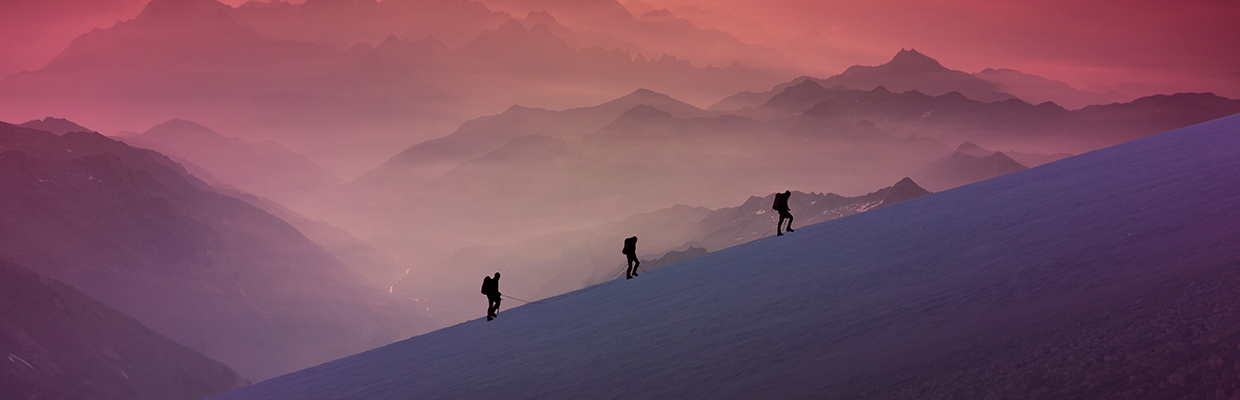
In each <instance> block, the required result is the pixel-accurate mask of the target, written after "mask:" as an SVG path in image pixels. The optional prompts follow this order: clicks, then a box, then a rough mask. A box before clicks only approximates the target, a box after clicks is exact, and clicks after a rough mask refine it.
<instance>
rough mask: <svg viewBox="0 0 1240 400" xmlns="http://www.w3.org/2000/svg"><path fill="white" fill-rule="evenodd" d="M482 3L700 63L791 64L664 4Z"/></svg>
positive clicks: (772, 67) (605, 0) (777, 67)
mask: <svg viewBox="0 0 1240 400" xmlns="http://www.w3.org/2000/svg"><path fill="white" fill-rule="evenodd" d="M486 3H487V5H488V6H492V7H495V8H498V9H500V10H504V11H508V12H510V13H513V14H517V15H524V14H526V13H528V12H534V11H548V12H550V14H552V15H555V16H556V18H557V19H559V20H560V21H561V22H562V23H563V24H564V25H565V26H568V27H570V28H573V29H576V30H579V31H596V32H604V33H606V34H607V35H609V36H610V37H614V38H616V39H619V40H622V41H625V42H630V43H634V44H637V45H639V46H641V48H644V49H648V50H649V51H650V52H653V53H654V54H672V55H676V56H678V57H681V58H684V59H688V60H692V61H693V62H694V63H695V64H696V65H700V66H705V65H713V66H716V67H722V66H728V65H732V64H736V63H739V64H741V65H745V66H748V67H752V68H761V69H763V70H767V71H778V72H783V71H785V70H787V69H788V66H789V65H791V64H792V63H791V61H790V60H789V59H788V58H787V57H785V56H784V55H783V54H781V53H780V52H779V51H777V50H775V49H773V48H770V47H766V46H762V45H757V44H752V43H746V42H744V41H741V40H740V39H737V38H736V37H735V36H733V35H732V34H731V33H727V32H724V31H721V30H717V29H709V28H707V29H703V28H700V27H698V26H694V24H692V23H690V22H689V21H688V20H685V19H684V18H680V17H678V16H676V15H675V14H673V13H672V12H670V11H668V10H666V9H652V10H649V11H646V12H644V13H642V14H641V15H636V16H635V15H634V14H632V13H630V12H629V10H628V9H627V8H625V6H624V5H623V4H620V2H618V1H615V0H590V1H562V0H491V1H488V2H486Z"/></svg>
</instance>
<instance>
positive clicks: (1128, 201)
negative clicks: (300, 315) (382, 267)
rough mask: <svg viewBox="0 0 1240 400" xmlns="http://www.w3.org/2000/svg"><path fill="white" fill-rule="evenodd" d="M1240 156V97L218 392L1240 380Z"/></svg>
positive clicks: (867, 390) (881, 394)
mask: <svg viewBox="0 0 1240 400" xmlns="http://www.w3.org/2000/svg"><path fill="white" fill-rule="evenodd" d="M1237 155H1240V115H1235V116H1231V117H1226V118H1221V119H1218V120H1214V121H1210V122H1206V123H1202V124H1199V125H1195V126H1191V127H1187V128H1183V129H1179V130H1175V131H1171V132H1167V133H1163V134H1159V135H1155V136H1151V137H1147V138H1144V139H1139V140H1136V141H1132V142H1129V143H1125V144H1121V145H1117V146H1113V147H1110V148H1106V149H1102V150H1098V151H1094V152H1091V153H1087V154H1083V155H1080V156H1077V157H1073V158H1068V159H1064V160H1061V161H1057V162H1054V163H1050V164H1046V165H1043V166H1040V167H1037V168H1033V169H1029V170H1025V171H1020V172H1016V173H1012V174H1009V175H1005V176H1002V177H998V178H995V179H991V180H988V181H984V182H980V183H977V184H973V185H968V186H964V187H961V188H958V189H953V190H948V191H945V192H941V193H936V194H933V195H929V196H924V197H921V198H918V199H915V200H911V201H907V202H903V203H900V204H896V205H892V206H890V207H884V208H881V209H877V210H873V211H869V212H865V213H861V214H857V215H853V216H850V217H845V218H840V219H836V220H832V221H828V222H824V223H820V224H817V225H812V226H805V227H801V228H799V229H798V230H797V232H795V233H792V234H789V235H786V236H784V237H778V238H774V237H772V238H766V239H762V240H759V241H757V242H753V243H751V244H748V245H745V246H737V247H733V248H729V249H724V250H721V251H719V252H715V253H711V254H708V255H706V256H702V257H698V258H694V259H691V260H688V261H685V262H682V263H679V264H675V265H671V266H668V267H665V268H661V269H659V270H656V271H651V272H647V273H643V274H642V275H641V277H639V278H635V279H633V280H630V281H625V280H617V281H612V282H608V283H605V284H602V285H599V286H596V287H594V288H592V289H587V290H583V291H579V292H573V293H569V294H565V295H563V296H561V297H558V298H553V299H552V300H551V302H548V303H547V304H534V305H527V306H523V307H518V308H514V309H510V310H507V311H504V312H502V313H501V314H500V317H499V319H497V320H496V321H493V322H489V323H488V322H485V321H482V320H472V321H469V322H466V323H462V324H460V325H456V326H452V327H449V328H445V329H441V330H439V331H435V332H432V333H429V334H425V335H422V336H418V337H414V338H412V339H409V340H405V341H402V342H398V343H395V344H392V345H389V346H386V347H382V348H379V349H375V350H371V351H368V352H365V353H361V354H357V355H353V356H350V357H346V358H343V359H340V360H336V361H333V362H330V363H327V364H323V365H320V366H317V367H313V368H309V369H306V370H303V371H299V372H296V373H292V374H289V375H285V376H282V377H278V378H275V379H272V380H269V381H266V382H261V383H259V384H256V385H254V386H250V387H246V388H241V389H238V390H236V391H233V392H230V393H227V394H225V395H222V396H220V397H217V398H218V399H425V398H465V399H481V398H503V399H576V398H614V399H635V398H712V399H715V398H805V397H812V398H984V397H986V395H988V394H993V395H997V396H1000V397H1005V398H1010V397H1016V396H1022V397H1023V396H1028V397H1040V398H1108V397H1111V398H1124V397H1127V398H1195V397H1201V398H1204V397H1206V396H1215V395H1221V396H1223V398H1226V396H1228V395H1230V394H1232V393H1235V391H1236V390H1240V386H1237V382H1236V381H1235V380H1234V379H1233V378H1230V377H1234V376H1235V373H1236V372H1235V369H1236V368H1237V367H1240V364H1237V359H1240V351H1238V350H1237V344H1240V304H1237V303H1240V301H1237V300H1236V299H1237V298H1238V297H1237V296H1238V295H1240V289H1236V288H1237V287H1240V268H1238V267H1240V202H1237V201H1236V200H1237V199H1238V198H1240V157H1236V156H1237ZM479 279H481V277H479ZM1233 283H1234V284H1233ZM501 290H503V287H502V285H501ZM506 294H511V295H516V296H520V295H521V294H520V293H506ZM478 300H479V302H478V308H479V310H480V313H481V310H482V309H483V305H484V301H483V300H482V296H479V299H478ZM513 303H515V302H512V301H507V302H505V306H506V307H512V306H514V305H515V304H513ZM1233 365H1235V366H1233ZM962 371H967V372H968V373H967V374H966V373H963V372H962Z"/></svg>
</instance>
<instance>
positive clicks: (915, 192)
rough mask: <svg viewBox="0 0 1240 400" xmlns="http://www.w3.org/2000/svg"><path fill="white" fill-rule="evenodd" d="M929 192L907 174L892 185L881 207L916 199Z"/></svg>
mask: <svg viewBox="0 0 1240 400" xmlns="http://www.w3.org/2000/svg"><path fill="white" fill-rule="evenodd" d="M928 194H930V191H928V190H926V189H923V188H922V187H921V186H918V185H917V183H916V182H913V179H912V178H909V177H907V176H906V177H904V179H901V180H900V181H899V182H896V184H895V185H891V190H890V191H888V192H887V197H886V198H884V199H883V202H882V204H880V205H879V207H882V206H889V205H892V204H895V203H899V202H902V201H907V200H912V199H916V198H918V197H921V196H925V195H928Z"/></svg>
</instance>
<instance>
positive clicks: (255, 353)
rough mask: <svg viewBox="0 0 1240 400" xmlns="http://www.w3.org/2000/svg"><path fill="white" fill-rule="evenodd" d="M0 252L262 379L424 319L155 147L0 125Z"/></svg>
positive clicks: (388, 337)
mask: <svg viewBox="0 0 1240 400" xmlns="http://www.w3.org/2000/svg"><path fill="white" fill-rule="evenodd" d="M0 146H3V151H4V153H3V154H5V158H4V159H3V160H0V161H2V162H0V257H3V258H6V259H9V260H13V261H14V262H16V263H20V264H21V265H23V266H25V267H27V268H29V269H31V270H33V271H35V272H36V273H39V274H40V275H43V276H47V277H49V278H54V279H58V280H60V281H63V282H65V283H68V284H70V285H73V286H74V287H76V288H78V289H80V290H81V291H82V292H84V293H86V294H88V295H90V296H91V297H94V298H96V299H99V300H100V301H102V302H103V303H104V304H107V305H108V306H110V307H113V308H115V309H117V310H119V311H121V312H124V313H126V314H128V315H131V316H133V317H134V318H136V319H138V320H139V321H142V323H143V324H144V325H146V326H149V327H151V329H154V330H155V331H156V332H159V333H161V334H163V335H165V336H168V337H169V338H171V339H173V340H176V341H177V342H178V343H181V344H184V345H186V346H189V347H191V348H194V349H195V350H198V351H200V352H202V353H203V354H205V355H207V356H209V357H212V358H214V359H217V360H220V361H222V362H224V363H226V364H228V365H230V366H231V367H233V368H235V369H236V370H237V371H238V372H240V373H241V374H242V376H244V377H246V378H248V379H253V380H262V379H266V378H270V377H273V376H276V375H280V374H282V373H286V372H289V371H292V370H296V369H298V368H303V367H306V366H309V365H314V364H317V363H319V362H322V361H325V360H330V359H333V358H336V357H340V356H343V355H346V354H351V353H355V352H358V351H362V350H365V349H368V348H372V347H375V346H379V345H383V344H386V343H389V342H391V341H393V340H398V339H401V338H403V337H407V336H408V335H411V334H416V333H420V332H425V331H427V330H429V329H432V328H434V327H436V326H437V325H438V324H437V322H435V321H434V320H433V319H431V318H430V317H429V316H427V315H425V314H422V313H420V312H418V311H414V310H413V309H412V308H413V307H410V305H409V304H406V303H403V302H397V301H395V300H394V299H392V298H390V297H388V296H386V295H385V294H384V293H382V292H381V290H380V289H379V288H378V287H375V286H372V285H370V284H369V283H367V282H366V281H365V279H364V278H362V277H361V276H359V275H358V274H357V273H355V272H353V271H350V270H349V269H348V268H347V267H346V266H345V265H343V264H342V263H341V262H340V261H338V260H337V259H335V258H334V257H332V256H331V254H329V253H328V252H327V251H325V250H324V249H323V248H322V247H320V246H318V245H316V244H315V243H313V242H312V241H310V240H309V239H307V238H306V237H305V236H303V235H302V234H301V233H300V232H298V231H297V230H296V229H295V228H293V227H292V226H290V225H289V224H288V223H286V222H285V221H283V220H280V219H279V218H277V217H275V216H273V215H271V214H269V213H266V212H264V211H262V210H260V209H258V208H256V207H253V206H251V205H249V204H246V203H245V202H243V201H241V200H238V199H236V198H232V197H228V196H224V195H221V194H219V193H218V192H215V191H214V190H212V189H211V188H210V187H209V186H207V185H206V184H205V183H203V182H202V181H199V180H197V179H196V178H194V177H192V176H190V175H188V174H187V173H186V172H185V170H184V169H181V168H180V166H179V165H177V164H175V163H173V162H171V160H169V159H167V158H166V157H164V156H162V155H160V154H159V153H156V152H153V151H150V150H144V149H136V148H133V147H129V146H127V145H125V144H124V143H121V142H118V141H114V140H111V139H108V138H106V137H103V136H102V135H99V134H97V133H84V132H81V133H79V132H74V133H69V134H66V135H64V136H55V135H52V134H50V133H46V132H41V131H35V130H29V129H24V128H18V127H15V126H13V125H8V124H0Z"/></svg>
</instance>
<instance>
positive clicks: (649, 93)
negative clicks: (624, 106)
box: [621, 88, 671, 100]
mask: <svg viewBox="0 0 1240 400" xmlns="http://www.w3.org/2000/svg"><path fill="white" fill-rule="evenodd" d="M670 98H671V96H668V95H666V94H663V93H659V92H656V91H653V90H650V89H646V88H641V89H637V90H634V91H633V93H629V94H626V95H624V97H621V99H659V100H665V99H670Z"/></svg>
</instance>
